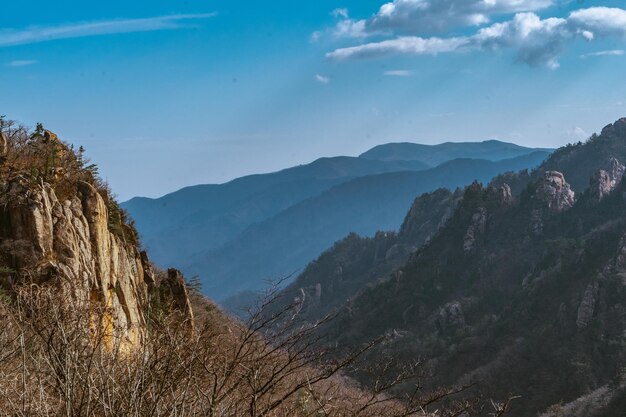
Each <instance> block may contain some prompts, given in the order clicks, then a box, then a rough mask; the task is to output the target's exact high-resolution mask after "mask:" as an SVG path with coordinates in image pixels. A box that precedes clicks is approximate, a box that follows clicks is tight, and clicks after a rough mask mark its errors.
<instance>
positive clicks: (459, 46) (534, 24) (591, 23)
mask: <svg viewBox="0 0 626 417" xmlns="http://www.w3.org/2000/svg"><path fill="white" fill-rule="evenodd" d="M403 1H405V2H411V3H415V2H417V3H424V2H425V0H423V1H418V0H411V1H409V0H403ZM446 1H447V0H446ZM472 1H474V0H472ZM483 1H485V2H491V3H494V4H495V3H496V2H495V0H483ZM400 2H401V1H400V0H396V1H395V2H394V3H388V5H389V6H388V8H387V9H385V10H383V9H381V12H379V14H390V13H391V14H393V13H396V11H395V9H394V7H395V6H394V5H395V4H400ZM426 3H427V2H426ZM502 3H503V4H504V3H506V4H509V5H510V6H511V7H513V6H514V5H518V6H519V5H520V4H521V3H526V4H530V3H531V2H524V1H523V0H507V1H503V2H502ZM498 4H500V3H498ZM533 4H534V5H535V6H539V5H540V3H539V2H535V3H533ZM502 6H503V5H502V4H500V7H502ZM596 35H598V36H605V37H607V36H619V37H622V36H626V10H622V9H610V8H605V7H593V8H588V9H580V10H577V11H574V12H572V13H571V14H570V15H569V16H568V17H567V18H556V17H552V18H547V19H541V18H540V17H539V16H538V15H536V14H535V13H531V12H525V13H517V14H515V16H514V17H513V18H512V19H510V20H508V21H505V22H502V23H495V24H492V25H490V26H487V27H483V28H481V29H479V30H478V31H477V32H476V33H475V34H473V35H467V36H460V37H447V38H446V37H419V36H397V37H395V38H393V39H387V40H383V41H378V42H370V43H365V44H361V45H357V46H352V47H347V48H340V49H337V50H335V51H332V52H330V53H328V54H327V55H326V56H327V58H329V59H332V60H345V59H359V58H370V57H380V56H386V55H398V54H403V55H437V54H440V53H453V52H463V51H490V50H500V49H512V50H514V51H516V52H517V58H518V60H519V61H521V62H524V63H526V64H528V65H530V66H544V67H547V68H550V69H556V68H558V67H559V62H558V57H559V55H560V54H561V53H562V52H563V50H564V49H565V47H566V45H567V44H568V43H569V42H571V41H572V40H574V39H576V38H581V37H582V38H583V39H585V40H587V41H589V42H591V41H593V40H594V39H595V36H596Z"/></svg>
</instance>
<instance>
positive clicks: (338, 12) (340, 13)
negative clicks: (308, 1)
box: [330, 8, 349, 19]
mask: <svg viewBox="0 0 626 417" xmlns="http://www.w3.org/2000/svg"><path fill="white" fill-rule="evenodd" d="M330 15H331V16H333V17H343V18H344V19H347V18H348V17H349V15H348V9H346V8H340V9H335V10H333V11H332V12H330Z"/></svg>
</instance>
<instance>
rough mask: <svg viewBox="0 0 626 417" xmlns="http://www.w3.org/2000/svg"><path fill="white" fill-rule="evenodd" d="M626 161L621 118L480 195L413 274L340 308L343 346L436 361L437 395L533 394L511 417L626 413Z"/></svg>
mask: <svg viewBox="0 0 626 417" xmlns="http://www.w3.org/2000/svg"><path fill="white" fill-rule="evenodd" d="M625 157H626V119H621V120H618V121H617V122H616V123H614V124H613V125H610V126H607V127H606V128H605V129H604V130H603V131H602V134H601V135H599V136H594V137H592V138H591V139H590V140H589V141H588V142H587V143H585V144H578V145H573V146H568V147H565V148H562V149H560V150H559V151H557V152H556V153H555V154H554V155H553V156H552V157H550V158H549V159H548V160H547V161H546V162H545V163H543V164H542V165H541V166H540V167H539V168H538V169H537V170H536V171H534V172H533V173H531V174H530V175H528V174H522V175H507V176H502V177H499V178H497V179H496V180H495V181H494V182H493V183H492V184H491V185H490V186H488V187H483V186H482V185H481V184H479V183H474V184H472V185H471V186H469V187H468V188H467V189H466V190H465V192H464V195H463V198H462V200H461V201H460V203H459V205H458V208H457V209H456V211H455V212H454V214H453V215H452V217H451V218H450V220H449V221H448V222H447V223H446V225H445V226H444V227H443V228H441V229H440V231H439V232H438V233H437V234H436V235H435V236H434V237H433V238H432V239H431V240H430V241H429V242H428V243H427V244H426V245H425V246H423V247H422V248H421V249H420V250H418V251H417V252H416V253H415V254H414V255H413V256H411V258H410V260H409V261H408V262H407V263H406V265H404V266H403V267H401V268H398V269H397V270H395V271H394V272H392V273H391V274H389V275H388V276H387V277H386V278H385V279H384V280H381V281H380V282H378V283H376V284H375V285H369V286H367V287H365V288H363V289H362V290H361V291H360V293H359V294H358V295H357V296H356V297H354V298H353V299H351V300H350V301H348V302H347V303H346V304H345V305H344V306H343V307H342V309H341V314H340V318H339V320H338V321H337V322H336V323H335V324H334V325H335V326H336V327H335V329H336V330H335V333H334V340H335V341H337V342H338V343H339V344H340V345H353V344H355V343H358V342H359V341H363V340H367V339H368V338H371V337H376V336H380V335H387V337H388V342H387V343H386V344H385V346H384V352H383V353H384V354H386V355H394V356H397V357H405V358H414V357H422V358H425V359H426V360H427V362H426V364H427V368H428V369H429V371H431V372H433V374H434V375H436V378H435V381H433V382H434V384H437V383H450V382H461V383H472V382H478V383H479V385H478V389H480V390H485V391H490V392H495V393H496V394H497V395H499V396H509V395H521V398H520V399H518V400H517V401H516V402H514V403H513V408H512V413H511V415H512V416H536V415H538V414H539V413H542V412H544V414H542V416H555V417H556V416H562V415H563V416H564V415H567V416H588V417H594V416H595V417H599V416H606V417H610V416H611V417H615V416H621V415H622V414H615V412H616V410H620V409H619V404H623V398H624V396H625V395H626V391H625V390H624V389H625V388H624V387H625V385H624V379H623V378H624V374H623V370H624V367H625V366H626V307H625V306H624V300H626V280H625V278H624V277H626V262H625V254H626V199H625V197H624V196H626V183H625V182H622V176H623V174H624V166H623V162H621V161H624V158H625ZM570 177H571V178H573V180H572V184H571V185H570V183H569V178H570ZM584 177H586V180H585V181H583V178H584ZM505 179H508V180H510V182H512V183H515V184H516V187H515V188H517V189H521V190H522V191H521V192H520V193H519V194H516V195H515V194H512V193H511V192H510V190H511V188H510V187H508V185H505V184H504V180H505ZM366 273H369V271H366ZM322 294H323V292H322ZM619 412H620V413H623V409H621V410H620V411H619Z"/></svg>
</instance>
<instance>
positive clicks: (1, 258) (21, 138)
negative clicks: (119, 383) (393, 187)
mask: <svg viewBox="0 0 626 417" xmlns="http://www.w3.org/2000/svg"><path fill="white" fill-rule="evenodd" d="M0 136H1V137H0V249H1V250H0V290H1V291H4V293H3V294H6V293H8V294H10V292H11V288H12V286H13V285H14V284H24V283H26V282H32V283H34V284H44V283H51V284H52V285H54V286H55V287H58V289H59V291H60V294H61V295H60V296H59V298H60V299H61V300H63V299H65V298H72V299H75V300H78V302H80V303H99V304H101V305H104V306H106V307H107V308H108V309H109V311H108V312H107V317H105V318H104V319H103V320H105V321H106V322H107V323H110V325H111V326H112V328H113V330H114V331H115V333H116V334H118V335H119V336H120V337H121V338H122V339H123V340H124V342H123V343H125V344H128V345H129V346H135V345H137V344H138V343H139V341H140V340H141V338H142V335H143V332H144V331H145V330H146V326H145V325H146V321H145V317H144V313H145V310H146V307H147V305H148V298H149V297H151V296H152V295H151V294H152V293H153V292H154V290H155V289H157V288H156V287H157V286H158V285H159V284H162V283H159V282H156V281H157V280H156V277H155V273H154V271H153V270H152V267H151V265H150V262H149V261H148V257H147V255H146V253H145V252H140V250H139V247H138V244H137V241H136V234H135V233H136V232H135V231H134V229H133V227H132V226H131V225H129V224H128V223H127V222H126V221H125V219H124V214H123V212H122V211H120V209H119V207H118V206H117V204H116V203H115V201H114V200H112V199H111V198H110V196H109V192H108V190H107V189H106V187H104V186H102V184H101V183H100V182H99V180H98V179H97V177H95V176H94V175H93V173H92V171H90V168H91V167H85V166H84V165H83V163H82V155H81V154H76V153H74V152H73V151H72V150H70V149H69V148H68V147H67V146H66V145H65V144H64V143H62V142H61V141H59V140H58V139H57V137H56V135H54V134H53V133H51V132H49V131H41V132H36V133H35V134H34V135H32V136H29V135H28V134H27V133H26V132H23V131H20V130H17V131H14V132H12V134H11V135H10V136H9V137H6V136H5V135H4V133H0ZM181 280H182V278H181V277H180V275H179V274H178V275H177V274H176V273H175V271H173V270H172V271H171V273H170V277H169V278H167V279H166V280H165V281H166V282H165V285H162V288H163V289H165V288H166V287H168V286H169V287H171V288H174V289H175V288H177V287H176V284H177V282H178V281H181ZM170 281H171V282H170ZM178 289H179V291H178V294H175V293H176V292H177V291H176V290H175V291H173V292H172V294H171V295H173V296H176V297H178V299H179V300H180V302H179V304H180V307H182V308H183V309H185V311H186V313H187V314H189V315H190V316H191V310H190V308H188V300H187V298H186V293H185V288H184V286H182V287H178ZM181 297H182V298H181Z"/></svg>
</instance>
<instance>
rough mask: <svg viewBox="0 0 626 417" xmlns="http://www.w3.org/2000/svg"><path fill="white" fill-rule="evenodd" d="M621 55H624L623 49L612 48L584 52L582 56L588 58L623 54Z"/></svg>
mask: <svg viewBox="0 0 626 417" xmlns="http://www.w3.org/2000/svg"><path fill="white" fill-rule="evenodd" d="M621 55H624V50H623V49H611V50H609V51H597V52H590V53H588V54H582V55H581V56H580V57H581V58H582V59H587V58H593V57H597V56H621Z"/></svg>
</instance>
